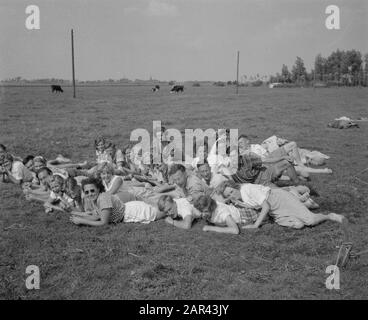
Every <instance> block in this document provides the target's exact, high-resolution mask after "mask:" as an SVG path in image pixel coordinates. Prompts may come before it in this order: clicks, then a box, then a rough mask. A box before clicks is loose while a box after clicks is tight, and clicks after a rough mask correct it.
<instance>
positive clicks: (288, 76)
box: [281, 64, 291, 82]
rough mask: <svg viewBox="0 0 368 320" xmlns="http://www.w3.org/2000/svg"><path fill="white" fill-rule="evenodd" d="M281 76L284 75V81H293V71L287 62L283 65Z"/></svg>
mask: <svg viewBox="0 0 368 320" xmlns="http://www.w3.org/2000/svg"><path fill="white" fill-rule="evenodd" d="M281 77H282V82H291V73H290V72H289V69H288V67H287V65H286V64H283V65H282V68H281Z"/></svg>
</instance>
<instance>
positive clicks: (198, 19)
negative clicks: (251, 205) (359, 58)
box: [0, 0, 368, 81]
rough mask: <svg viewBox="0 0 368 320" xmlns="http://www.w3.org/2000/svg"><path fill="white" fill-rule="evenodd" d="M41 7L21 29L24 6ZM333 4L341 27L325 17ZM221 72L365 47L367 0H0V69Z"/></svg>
mask: <svg viewBox="0 0 368 320" xmlns="http://www.w3.org/2000/svg"><path fill="white" fill-rule="evenodd" d="M29 5H37V6H38V7H39V9H40V29H39V30H28V29H27V28H26V26H25V21H26V19H27V16H28V15H29V14H26V12H25V10H26V7H27V6H29ZM329 5H336V6H338V7H339V9H340V29H339V30H328V29H327V28H326V26H325V21H326V18H327V17H328V14H326V13H325V10H326V7H327V6H329ZM72 28H73V29H74V50H75V72H76V78H77V79H78V80H103V79H109V78H112V79H120V78H129V79H132V80H134V79H149V78H150V77H152V78H153V79H159V80H176V81H186V80H198V81H205V80H208V81H219V80H222V81H227V80H234V79H235V78H236V56H237V51H239V52H240V66H239V74H240V76H243V75H247V76H248V77H249V76H250V75H255V74H257V73H258V74H260V75H270V74H275V73H276V72H280V71H281V67H282V64H286V65H287V66H288V67H289V69H291V67H292V65H293V64H294V62H295V59H296V57H297V56H300V57H301V58H302V59H303V60H304V62H305V65H306V67H307V70H310V69H311V68H312V67H313V63H314V59H315V56H316V55H317V54H318V53H321V54H322V55H323V56H325V57H326V56H328V55H329V54H330V53H331V52H332V51H334V50H336V49H340V50H350V49H356V50H359V51H361V53H362V54H365V53H368V37H367V34H368V1H367V0H0V79H6V78H13V77H16V76H20V77H22V78H26V79H37V78H61V79H71V77H72V67H71V40H70V30H71V29H72Z"/></svg>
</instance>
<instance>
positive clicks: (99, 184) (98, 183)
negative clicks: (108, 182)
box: [81, 177, 105, 192]
mask: <svg viewBox="0 0 368 320" xmlns="http://www.w3.org/2000/svg"><path fill="white" fill-rule="evenodd" d="M87 184H93V185H95V186H96V187H97V189H98V191H99V192H105V187H104V185H103V184H102V181H101V179H98V178H92V177H91V178H86V179H83V180H82V182H81V185H82V190H83V191H84V187H85V186H86V185H87Z"/></svg>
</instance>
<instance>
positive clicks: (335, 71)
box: [270, 49, 368, 87]
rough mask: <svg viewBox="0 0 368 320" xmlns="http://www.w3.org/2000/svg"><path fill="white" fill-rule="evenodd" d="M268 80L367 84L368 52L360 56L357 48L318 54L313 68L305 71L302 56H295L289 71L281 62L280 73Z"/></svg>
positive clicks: (304, 83)
mask: <svg viewBox="0 0 368 320" xmlns="http://www.w3.org/2000/svg"><path fill="white" fill-rule="evenodd" d="M270 82H271V83H274V82H281V83H286V84H295V85H302V86H303V85H311V84H318V83H324V84H327V85H336V86H365V87H366V86H368V53H367V54H365V55H364V56H362V54H361V53H360V52H359V51H358V50H347V51H344V50H339V49H337V50H336V51H334V52H332V53H331V54H330V55H329V56H328V57H327V58H325V57H323V56H322V55H321V54H318V55H317V56H316V58H315V60H314V69H312V70H311V71H310V72H307V70H306V68H305V65H304V61H303V59H302V58H300V57H297V58H296V60H295V63H294V65H293V66H292V68H291V71H289V69H288V67H287V65H285V64H283V65H282V68H281V73H276V75H272V76H271V77H270Z"/></svg>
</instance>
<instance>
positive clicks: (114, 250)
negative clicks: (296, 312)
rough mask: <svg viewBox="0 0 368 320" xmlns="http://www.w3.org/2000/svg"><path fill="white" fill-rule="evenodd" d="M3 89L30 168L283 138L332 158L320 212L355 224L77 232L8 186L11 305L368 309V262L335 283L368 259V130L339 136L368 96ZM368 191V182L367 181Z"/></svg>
mask: <svg viewBox="0 0 368 320" xmlns="http://www.w3.org/2000/svg"><path fill="white" fill-rule="evenodd" d="M64 89H65V91H64V93H63V94H52V93H51V90H50V88H49V87H32V88H27V87H24V88H19V87H18V88H2V89H1V95H0V97H1V100H0V104H1V107H0V124H1V126H0V134H1V138H0V143H3V144H5V145H6V146H7V147H8V148H9V149H10V150H11V152H12V153H15V154H17V155H20V156H23V157H24V156H26V155H27V154H34V155H39V154H42V155H44V156H45V157H47V158H54V157H55V156H56V155H57V154H59V153H61V154H63V155H64V156H67V157H70V158H72V159H73V160H75V161H82V160H93V159H94V147H93V140H94V138H95V137H96V136H97V135H98V134H103V135H105V136H107V137H109V138H111V139H113V140H114V141H115V142H116V144H117V145H118V146H119V147H121V146H123V145H124V144H125V143H126V142H128V141H129V136H130V132H131V131H132V130H134V129H136V128H146V129H148V130H150V131H152V121H153V120H161V121H162V123H163V125H165V126H166V128H177V129H179V130H181V129H184V128H193V129H195V128H201V129H203V130H205V129H208V128H214V129H215V130H217V129H219V128H239V132H240V133H246V134H248V135H249V136H250V137H252V139H254V141H255V142H260V141H262V140H263V139H265V138H267V137H269V136H271V135H273V134H276V135H278V136H280V137H284V138H286V139H289V140H294V141H296V142H297V143H298V145H300V146H302V147H305V148H307V149H311V150H319V151H321V152H323V153H325V154H327V155H329V156H331V159H330V160H328V166H329V167H330V168H332V169H333V174H332V175H313V176H312V183H313V184H314V185H315V187H316V189H317V190H318V192H319V193H320V197H319V198H315V200H316V201H317V202H318V203H319V204H320V206H321V210H319V211H321V212H322V211H332V212H336V213H341V214H344V215H345V216H346V217H347V218H348V221H349V224H348V226H346V227H344V228H342V227H341V226H340V225H339V224H336V223H333V222H327V223H324V224H322V225H319V226H316V227H314V228H305V229H302V230H292V229H286V228H282V227H280V226H278V225H276V224H266V225H265V226H263V227H262V228H260V229H259V230H246V231H245V230H243V231H242V232H241V234H240V235H228V234H216V233H209V232H203V231H202V227H203V225H204V223H203V222H201V221H199V222H197V223H196V224H195V225H194V227H193V229H192V230H190V231H185V230H180V229H176V228H174V227H172V226H169V225H167V224H165V222H164V221H158V222H154V223H151V224H149V225H142V224H119V225H109V226H106V227H101V228H90V227H78V226H75V225H73V224H71V223H70V222H69V217H68V215H67V214H61V213H57V214H54V215H46V214H45V213H44V210H43V208H42V206H41V205H40V204H39V203H33V202H27V201H26V200H25V199H24V197H23V195H22V192H21V190H20V189H19V188H18V187H16V186H14V185H4V184H2V185H1V186H0V252H1V255H0V298H1V299H95V298H96V299H112V298H114V299H364V298H367V297H368V286H367V284H368V277H367V274H368V255H367V256H365V257H364V256H362V257H361V258H360V259H359V260H357V261H352V262H351V263H350V264H349V265H348V266H347V267H346V268H345V269H344V270H342V271H341V284H340V285H341V288H340V290H328V289H326V287H325V281H326V278H327V276H328V274H326V273H325V270H326V267H327V266H328V265H331V264H334V262H335V259H336V256H337V251H338V249H337V248H336V246H338V245H339V244H340V243H341V242H342V241H343V240H346V239H349V240H351V241H353V242H354V248H355V249H357V250H359V249H361V250H362V249H365V248H368V237H367V225H368V220H367V204H368V201H367V200H368V186H367V184H364V183H363V182H361V181H359V180H357V179H355V178H354V175H355V174H357V173H359V172H360V171H362V170H364V169H365V168H367V163H368V161H367V159H368V145H367V140H368V122H361V123H360V128H359V129H348V130H338V129H331V128H328V127H327V124H328V122H330V121H331V120H333V119H334V118H336V117H340V116H344V115H345V116H350V117H352V118H357V117H360V116H361V117H367V113H368V108H367V101H368V90H367V89H363V88H331V89H307V88H301V89H267V88H240V91H239V94H238V95H236V94H235V89H234V88H233V87H232V88H231V87H224V88H219V87H211V86H208V87H204V86H202V87H188V88H187V90H186V91H185V92H184V94H170V93H169V87H167V88H166V87H165V86H162V87H161V90H160V91H159V92H157V93H152V92H151V91H150V87H143V86H142V87H138V86H137V87H93V88H87V87H80V88H77V99H73V98H72V89H71V88H70V87H69V88H64ZM358 177H360V178H361V179H362V180H363V181H366V182H367V183H368V172H367V171H366V172H365V173H364V174H362V175H359V176H358ZM9 227H10V228H9ZM32 264H33V265H37V266H39V267H40V271H41V289H40V290H27V289H26V287H25V278H26V276H27V275H26V274H25V270H26V267H27V266H28V265H32Z"/></svg>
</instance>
